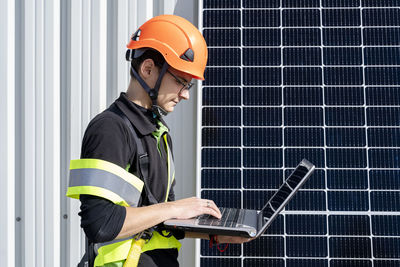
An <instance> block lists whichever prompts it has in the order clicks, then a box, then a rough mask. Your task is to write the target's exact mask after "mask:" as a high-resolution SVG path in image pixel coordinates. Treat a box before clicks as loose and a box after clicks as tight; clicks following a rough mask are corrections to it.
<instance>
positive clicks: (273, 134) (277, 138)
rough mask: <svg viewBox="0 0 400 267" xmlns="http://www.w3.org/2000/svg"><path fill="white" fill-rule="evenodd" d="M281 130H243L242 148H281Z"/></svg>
mask: <svg viewBox="0 0 400 267" xmlns="http://www.w3.org/2000/svg"><path fill="white" fill-rule="evenodd" d="M282 144H283V142H282V129H281V128H243V146H246V147H249V146H251V147H258V146H261V147H262V146H272V147H280V146H282Z"/></svg>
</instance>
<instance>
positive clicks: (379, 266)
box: [374, 260, 400, 267]
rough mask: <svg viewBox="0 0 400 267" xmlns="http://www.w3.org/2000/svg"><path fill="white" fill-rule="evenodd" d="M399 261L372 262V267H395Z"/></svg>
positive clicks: (399, 263) (398, 264) (399, 264)
mask: <svg viewBox="0 0 400 267" xmlns="http://www.w3.org/2000/svg"><path fill="white" fill-rule="evenodd" d="M397 266H400V260H374V267H397Z"/></svg>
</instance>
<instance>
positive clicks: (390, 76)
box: [365, 67, 400, 85]
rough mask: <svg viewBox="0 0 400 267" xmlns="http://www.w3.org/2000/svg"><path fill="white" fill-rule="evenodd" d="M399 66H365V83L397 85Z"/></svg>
mask: <svg viewBox="0 0 400 267" xmlns="http://www.w3.org/2000/svg"><path fill="white" fill-rule="evenodd" d="M399 76H400V68H397V67H367V68H365V83H366V84H367V85H399V84H400V77H399Z"/></svg>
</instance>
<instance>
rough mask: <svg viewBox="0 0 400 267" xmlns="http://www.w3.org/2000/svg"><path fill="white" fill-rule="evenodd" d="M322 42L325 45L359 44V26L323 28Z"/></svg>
mask: <svg viewBox="0 0 400 267" xmlns="http://www.w3.org/2000/svg"><path fill="white" fill-rule="evenodd" d="M322 34H323V43H324V45H326V46H359V45H361V29H359V28H324V29H323V30H322Z"/></svg>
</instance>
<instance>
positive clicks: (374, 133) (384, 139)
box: [368, 128, 400, 147]
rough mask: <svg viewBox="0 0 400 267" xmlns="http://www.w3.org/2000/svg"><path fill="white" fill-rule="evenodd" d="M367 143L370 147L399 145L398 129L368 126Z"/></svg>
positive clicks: (399, 134) (399, 135) (399, 131)
mask: <svg viewBox="0 0 400 267" xmlns="http://www.w3.org/2000/svg"><path fill="white" fill-rule="evenodd" d="M368 145H369V146H371V147H400V129H399V128H369V129H368Z"/></svg>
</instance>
